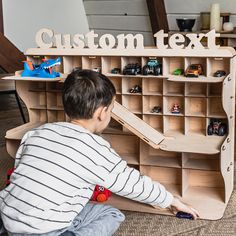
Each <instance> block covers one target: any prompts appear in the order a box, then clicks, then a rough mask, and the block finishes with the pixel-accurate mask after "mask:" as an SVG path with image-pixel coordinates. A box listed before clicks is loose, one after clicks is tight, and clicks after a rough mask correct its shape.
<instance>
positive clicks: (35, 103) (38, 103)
mask: <svg viewBox="0 0 236 236" xmlns="http://www.w3.org/2000/svg"><path fill="white" fill-rule="evenodd" d="M29 98H30V100H29V102H30V106H29V108H31V109H46V107H47V99H46V92H45V91H42V92H39V91H38V92H31V91H29Z"/></svg>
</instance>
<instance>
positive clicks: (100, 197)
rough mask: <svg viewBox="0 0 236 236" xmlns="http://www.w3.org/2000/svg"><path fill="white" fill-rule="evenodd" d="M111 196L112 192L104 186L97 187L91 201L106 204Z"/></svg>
mask: <svg viewBox="0 0 236 236" xmlns="http://www.w3.org/2000/svg"><path fill="white" fill-rule="evenodd" d="M110 196H111V191H109V190H108V189H106V188H104V187H102V186H99V185H96V186H95V189H94V191H93V196H92V198H91V200H92V201H97V202H105V201H106V200H107V199H108V198H109V197H110Z"/></svg>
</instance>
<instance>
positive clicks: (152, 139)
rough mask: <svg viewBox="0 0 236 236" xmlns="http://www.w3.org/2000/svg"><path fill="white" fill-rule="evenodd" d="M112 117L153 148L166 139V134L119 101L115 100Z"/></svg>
mask: <svg viewBox="0 0 236 236" xmlns="http://www.w3.org/2000/svg"><path fill="white" fill-rule="evenodd" d="M112 118H113V119H115V120H116V121H118V122H119V123H120V124H122V125H123V126H124V127H126V128H127V129H128V130H130V131H131V132H133V133H134V134H136V135H137V136H138V137H140V138H141V139H142V140H143V141H145V142H146V143H147V144H149V145H150V146H152V147H153V148H159V143H160V142H161V141H162V140H163V139H164V136H163V135H162V134H161V133H159V132H158V131H156V130H155V129H154V128H152V127H151V126H150V125H148V124H147V123H146V122H144V121H143V120H141V119H140V118H138V117H137V116H136V115H134V114H133V113H132V112H131V111H129V110H128V109H126V108H125V107H124V106H122V105H120V104H119V103H118V102H115V104H114V108H113V110H112Z"/></svg>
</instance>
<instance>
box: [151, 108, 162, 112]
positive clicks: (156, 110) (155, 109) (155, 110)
mask: <svg viewBox="0 0 236 236" xmlns="http://www.w3.org/2000/svg"><path fill="white" fill-rule="evenodd" d="M151 112H152V113H160V112H161V107H160V106H154V107H153V108H152V110H151Z"/></svg>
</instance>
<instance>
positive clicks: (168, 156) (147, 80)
mask: <svg viewBox="0 0 236 236" xmlns="http://www.w3.org/2000/svg"><path fill="white" fill-rule="evenodd" d="M81 52H82V54H81ZM27 54H28V55H27V57H28V59H29V60H39V59H37V58H34V55H40V56H43V55H47V58H54V57H58V56H61V57H62V61H63V65H62V66H61V67H60V68H58V71H59V72H60V73H61V78H55V79H50V78H46V79H45V78H28V77H21V76H20V75H21V71H19V72H16V74H15V76H11V77H6V78H5V79H10V80H15V81H16V88H17V92H18V94H19V96H20V97H21V99H22V100H23V101H24V103H25V104H26V107H27V109H28V112H29V117H30V123H27V124H25V125H22V126H20V127H17V128H14V129H11V130H9V131H7V133H6V145H7V150H8V152H9V154H10V155H11V156H12V157H13V156H14V155H15V152H16V150H17V147H18V146H19V143H20V140H21V138H22V137H23V135H24V134H25V133H26V132H27V131H28V130H31V129H33V128H35V127H38V126H40V125H42V124H43V123H46V122H57V121H68V120H69V119H68V117H66V115H65V113H64V110H63V104H62V99H61V90H62V87H63V82H64V80H65V78H66V77H67V75H68V73H70V72H71V71H72V70H73V68H75V67H79V68H82V69H94V68H95V67H97V68H100V69H101V72H102V73H103V74H105V75H106V76H108V78H110V80H111V81H112V83H113V84H114V86H115V88H116V91H117V93H116V103H115V106H114V109H113V111H112V118H113V119H112V120H111V123H110V127H108V128H107V129H106V130H105V131H104V132H103V134H102V137H104V138H105V139H106V140H107V141H108V142H110V143H111V146H112V147H113V148H114V150H115V151H116V152H117V153H118V154H120V155H121V156H122V157H123V158H124V159H125V160H126V161H127V163H128V164H129V165H130V166H132V167H134V168H135V169H137V170H139V171H140V173H141V174H142V175H149V176H150V177H151V178H152V179H153V180H155V181H160V182H161V183H162V184H163V185H164V186H165V187H166V188H167V189H168V190H169V191H170V192H171V193H173V194H174V195H176V196H179V197H181V196H182V197H183V200H184V201H185V202H187V203H189V204H191V205H192V206H193V207H195V208H196V209H197V210H199V212H200V217H201V218H202V219H211V220H215V219H219V218H221V217H222V215H223V213H224V210H225V208H226V205H227V202H228V200H229V198H230V195H231V193H232V190H233V171H228V167H229V164H230V163H233V160H234V157H233V151H232V149H233V141H232V140H234V110H235V101H234V99H232V98H234V96H235V94H234V92H235V91H234V86H235V85H234V83H235V74H236V70H235V65H236V58H235V51H234V50H232V49H231V48H220V49H215V50H212V49H211V50H208V49H204V50H200V51H199V50H194V49H181V50H172V49H166V50H163V49H157V48H154V49H153V48H145V49H141V50H126V49H125V50H115V49H107V50H100V49H99V48H98V49H89V48H88V49H83V50H74V49H69V50H68V49H54V48H51V49H30V50H27ZM156 55H158V57H157V56H156ZM150 57H155V58H156V59H157V60H158V61H160V62H161V63H162V75H158V76H154V75H151V74H150V75H142V74H138V75H123V74H122V73H123V69H124V67H125V66H126V65H127V64H129V63H139V64H140V66H141V67H142V68H143V66H145V65H146V63H147V62H148V59H149V58H150ZM36 62H37V61H36ZM196 63H198V64H202V66H203V75H201V76H199V77H198V78H191V77H185V76H184V75H181V76H175V75H172V73H173V71H174V70H175V69H177V68H181V69H183V70H186V68H187V67H188V66H189V65H190V64H196ZM113 68H120V69H121V73H120V74H112V73H111V70H112V69H113ZM217 70H225V72H226V76H223V77H219V78H218V77H213V74H214V73H215V71H217ZM52 82H53V83H52ZM135 85H139V86H140V87H141V88H142V92H141V93H130V92H129V91H130V89H131V88H132V87H134V86H135ZM174 104H178V105H179V106H180V113H177V114H176V113H171V109H172V107H173V105H174ZM154 106H160V107H161V111H160V112H159V113H153V112H152V109H153V107H154ZM212 118H216V119H221V120H222V122H224V123H225V124H226V125H227V126H228V127H230V128H228V132H227V133H226V134H225V135H224V136H217V135H211V136H209V135H207V128H208V125H209V124H210V121H211V119H212ZM106 203H108V204H112V205H113V206H115V207H118V208H119V209H123V210H133V211H136V210H138V211H141V212H150V213H155V214H159V213H160V214H168V215H171V214H172V213H170V212H169V211H168V210H161V209H156V208H153V207H152V206H148V205H145V204H141V203H138V202H134V201H131V200H129V199H125V198H122V197H119V196H117V195H115V194H113V195H112V197H111V198H110V199H109V201H107V202H106Z"/></svg>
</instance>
